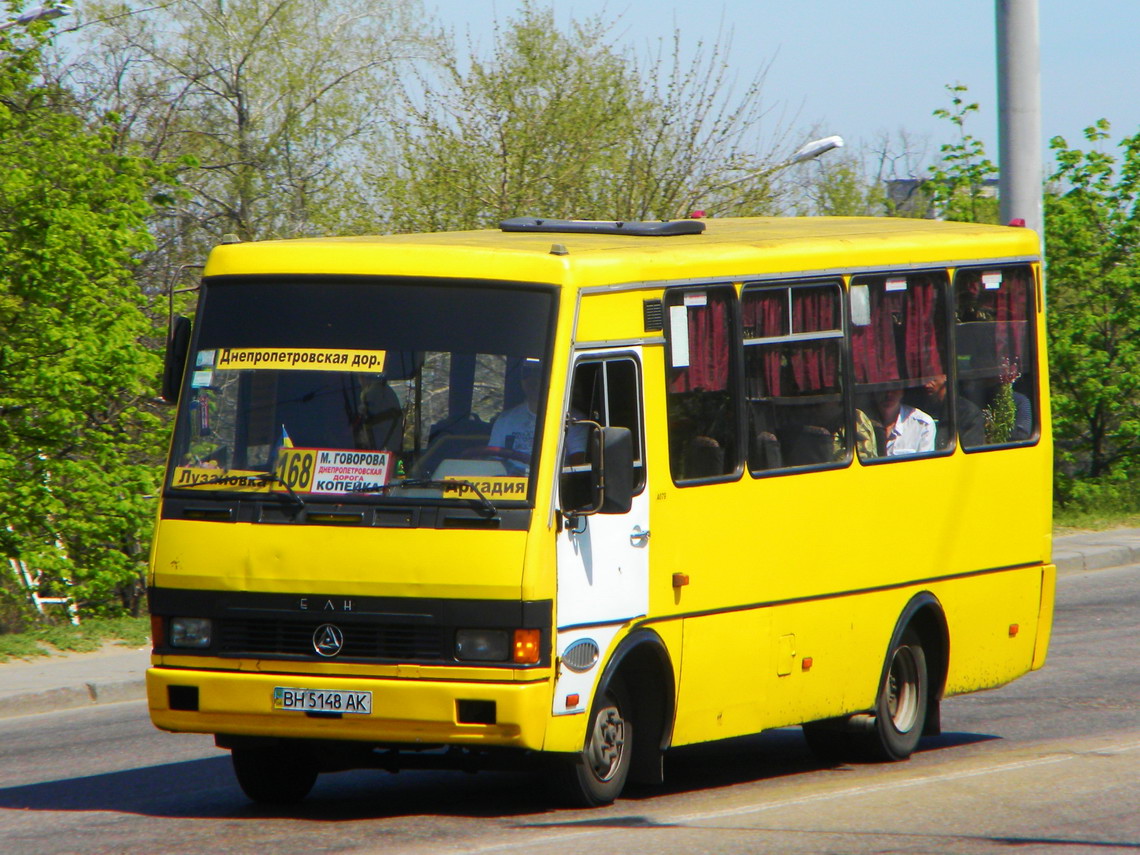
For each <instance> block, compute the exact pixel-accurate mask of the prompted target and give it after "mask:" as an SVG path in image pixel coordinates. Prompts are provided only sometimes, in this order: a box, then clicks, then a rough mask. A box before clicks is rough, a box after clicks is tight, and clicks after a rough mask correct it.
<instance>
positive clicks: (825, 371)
mask: <svg viewBox="0 0 1140 855" xmlns="http://www.w3.org/2000/svg"><path fill="white" fill-rule="evenodd" d="M838 296H839V295H838V292H837V291H836V290H835V289H834V288H796V289H794V290H793V291H792V330H793V331H794V332H797V333H804V332H820V331H823V330H837V329H840V324H839V299H838ZM788 350H789V351H790V362H791V364H792V377H793V378H794V379H795V382H796V390H797V391H798V392H800V393H806V392H818V391H819V390H821V389H833V388H835V387H836V386H838V385H839V383H838V377H839V353H838V351H837V350H836V348H835V344H834V341H816V342H803V343H800V344H793V345H789V347H788Z"/></svg>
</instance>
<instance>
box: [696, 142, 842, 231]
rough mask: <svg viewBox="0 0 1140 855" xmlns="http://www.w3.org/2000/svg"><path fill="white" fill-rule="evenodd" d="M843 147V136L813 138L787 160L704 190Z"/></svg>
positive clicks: (728, 184)
mask: <svg viewBox="0 0 1140 855" xmlns="http://www.w3.org/2000/svg"><path fill="white" fill-rule="evenodd" d="M842 147H843V137H841V136H836V135H832V136H830V137H823V138H822V139H818V140H812V141H811V142H809V143H804V144H803V145H802V146H800V147H799V148H798V149H796V151H795V153H794V154H793V155H792V156H791V157H788V158H786V159H785V160H781V161H779V162H778V163H775V164H773V165H771V166H765V167H764V168H763V169H758V170H756V171H755V172H750V173H748V174H747V175H742V176H740V177H739V178H734V179H732V180H731V181H726V182H725V183H724V184H718V185H717V186H716V187H710V188H709V189H708V190H706V191H704V192H706V193H715V192H716V191H718V190H724V189H725V188H726V187H734V186H736V185H737V184H742V183H744V182H745V181H751V180H754V179H756V178H765V177H767V176H769V175H772V174H773V173H776V172H779V171H780V170H781V169H784V168H786V167H789V166H794V165H795V164H797V163H803V162H804V161H807V160H815V158H817V157H819V156H820V155H821V154H826V153H827V152H829V151H831V150H832V149H833V148H842ZM730 201H732V200H730ZM693 207H694V203H692V202H690V203H688V204H685V205H682V206H681V209H680V212H679V213H678V214H677V217H678V218H680V217H685V216H689V215H690V212H691V211H692V209H693Z"/></svg>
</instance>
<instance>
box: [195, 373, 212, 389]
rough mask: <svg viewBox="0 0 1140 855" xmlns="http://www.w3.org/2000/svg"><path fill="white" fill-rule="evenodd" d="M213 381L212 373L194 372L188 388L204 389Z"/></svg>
mask: <svg viewBox="0 0 1140 855" xmlns="http://www.w3.org/2000/svg"><path fill="white" fill-rule="evenodd" d="M213 379H214V372H213V371H195V372H194V374H193V375H192V376H191V378H190V386H191V387H192V388H194V389H204V388H206V387H207V386H209V385H210V383H211V382H212V381H213Z"/></svg>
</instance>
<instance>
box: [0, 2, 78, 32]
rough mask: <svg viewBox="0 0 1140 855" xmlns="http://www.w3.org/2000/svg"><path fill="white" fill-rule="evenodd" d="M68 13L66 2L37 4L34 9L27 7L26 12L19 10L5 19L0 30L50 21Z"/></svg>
mask: <svg viewBox="0 0 1140 855" xmlns="http://www.w3.org/2000/svg"><path fill="white" fill-rule="evenodd" d="M70 14H71V7H70V6H69V5H68V4H67V3H58V4H56V5H55V6H37V7H36V8H35V9H29V10H28V11H27V12H21V13H20V14H19V15H18V16H17V17H16V18H14V19H13V20H11V21H5V22H4V23H3V24H0V30H8V29H11V28H12V27H26V26H28V24H33V23H35V22H36V21H52V20H54V19H56V18H62V17H63V16H64V15H70Z"/></svg>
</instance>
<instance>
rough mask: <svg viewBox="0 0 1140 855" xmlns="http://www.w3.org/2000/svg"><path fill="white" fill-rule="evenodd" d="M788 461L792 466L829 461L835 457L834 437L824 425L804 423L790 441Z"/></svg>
mask: <svg viewBox="0 0 1140 855" xmlns="http://www.w3.org/2000/svg"><path fill="white" fill-rule="evenodd" d="M788 458H789V459H788V462H789V463H790V464H791V465H792V466H811V465H813V464H817V463H831V462H832V460H834V459H835V439H834V437H833V436H832V435H831V431H829V430H828V429H827V428H825V427H821V426H820V425H804V426H803V427H802V428H800V430H799V432H798V433H797V434H796V437H795V439H794V440H793V442H792V447H791V453H790V454H789V455H788Z"/></svg>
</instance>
